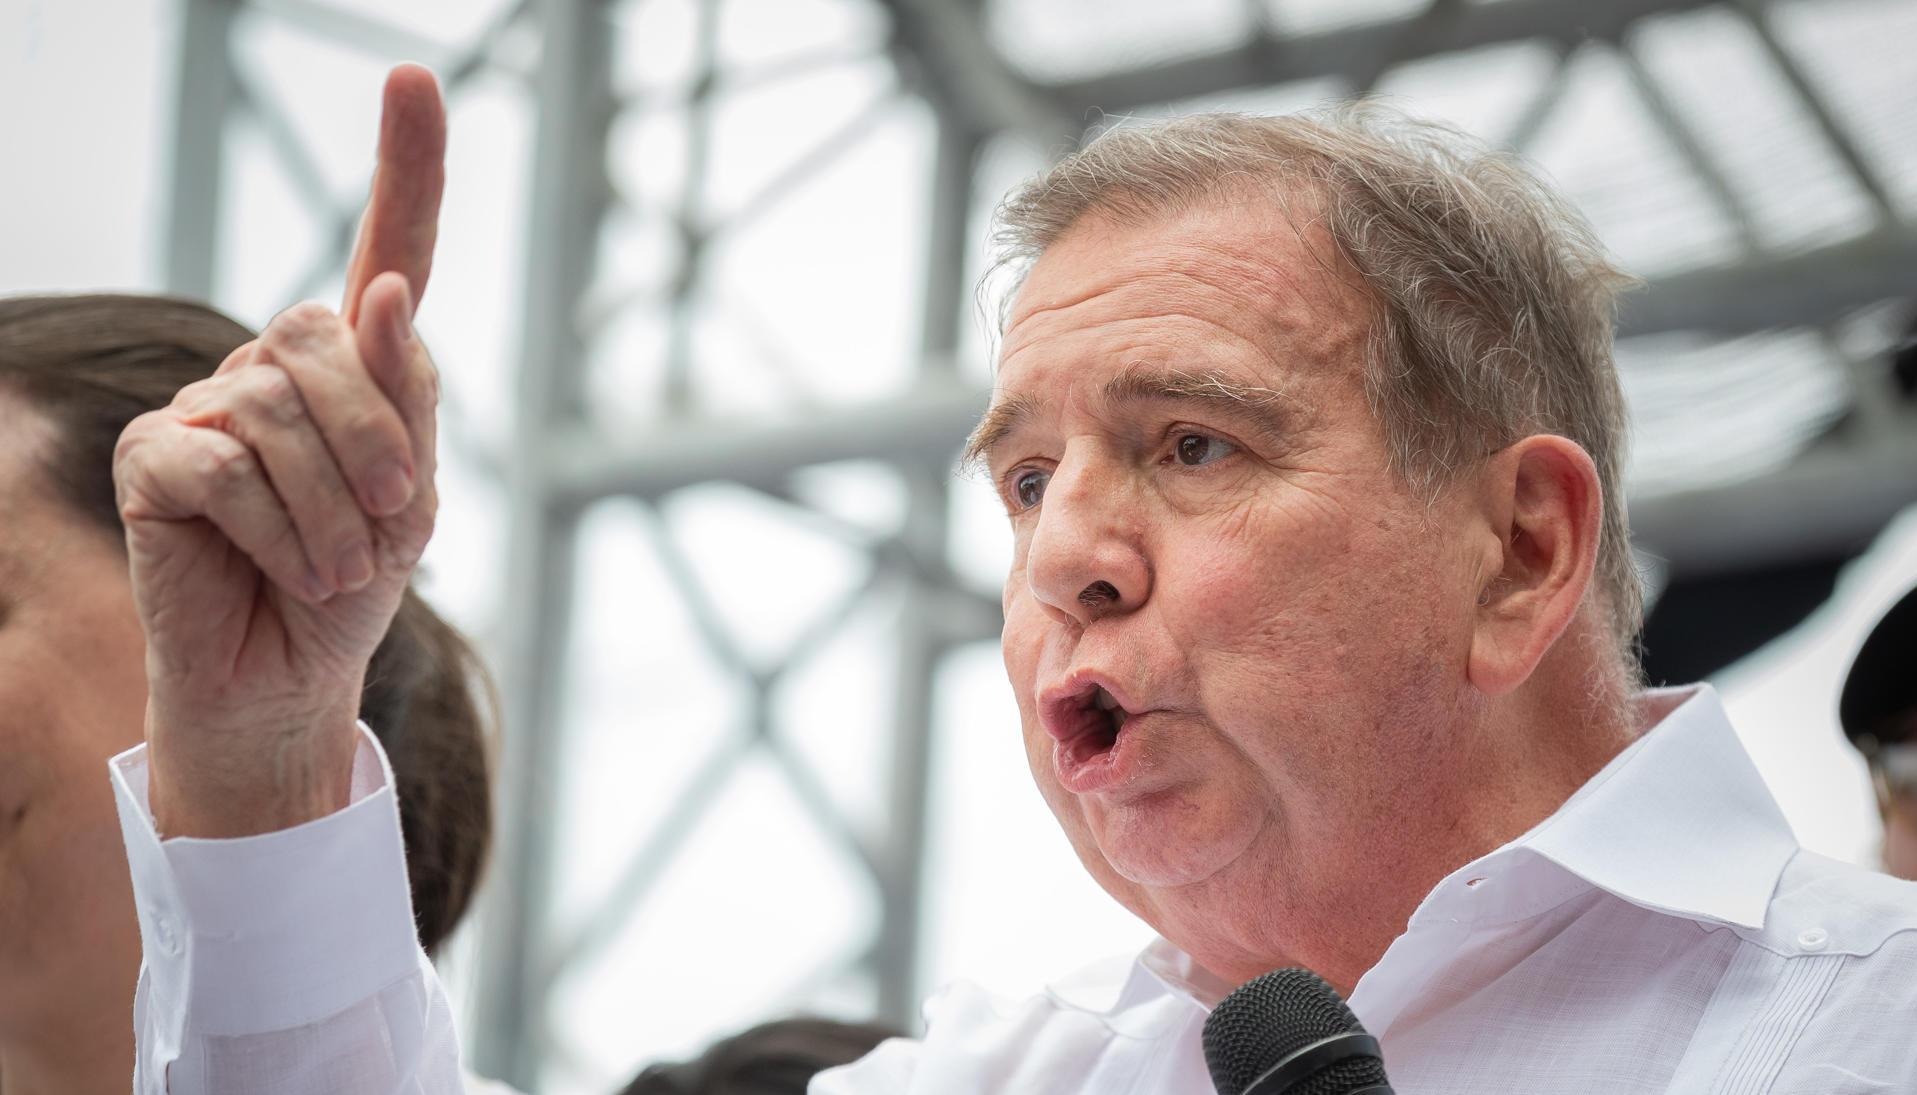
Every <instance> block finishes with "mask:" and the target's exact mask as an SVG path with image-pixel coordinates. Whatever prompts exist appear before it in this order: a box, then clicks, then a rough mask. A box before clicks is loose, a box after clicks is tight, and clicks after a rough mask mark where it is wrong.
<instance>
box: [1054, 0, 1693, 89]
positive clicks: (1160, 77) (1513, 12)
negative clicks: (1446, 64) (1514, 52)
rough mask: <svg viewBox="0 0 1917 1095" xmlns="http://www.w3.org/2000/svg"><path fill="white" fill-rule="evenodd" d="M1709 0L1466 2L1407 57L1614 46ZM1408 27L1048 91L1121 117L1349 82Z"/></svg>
mask: <svg viewBox="0 0 1917 1095" xmlns="http://www.w3.org/2000/svg"><path fill="white" fill-rule="evenodd" d="M1708 2H1709V0H1606V2H1605V3H1602V4H1589V3H1580V2H1575V0H1503V2H1501V3H1496V4H1482V3H1479V4H1464V5H1462V6H1461V7H1460V8H1459V9H1458V10H1457V11H1456V12H1455V13H1454V14H1451V15H1449V16H1448V17H1447V18H1443V19H1436V20H1433V21H1431V22H1430V23H1429V24H1428V26H1427V28H1426V29H1427V30H1428V31H1429V34H1428V35H1427V36H1425V37H1424V38H1422V39H1421V40H1420V41H1419V42H1418V43H1417V48H1416V51H1415V52H1414V53H1404V54H1403V59H1404V60H1414V59H1416V58H1417V57H1430V56H1435V55H1437V54H1441V53H1451V52H1456V51H1460V50H1469V49H1479V48H1482V47H1485V46H1497V45H1504V44H1507V43H1511V42H1524V41H1533V40H1536V41H1543V42H1549V43H1556V44H1557V45H1559V46H1560V47H1562V48H1566V49H1568V48H1570V47H1573V46H1576V45H1578V44H1580V43H1582V42H1585V41H1589V40H1591V39H1600V40H1606V41H1616V40H1617V39H1618V38H1619V36H1621V35H1622V34H1623V33H1624V29H1625V28H1626V27H1628V26H1629V25H1630V24H1631V23H1632V22H1634V21H1636V20H1638V19H1642V18H1644V17H1645V16H1649V15H1660V14H1665V13H1669V12H1680V11H1690V10H1692V9H1695V8H1701V7H1705V6H1707V3H1708ZM1400 27H1401V24H1400V23H1379V24H1369V25H1365V26H1358V27H1350V28H1344V29H1340V30H1334V31H1325V32H1323V33H1319V34H1307V35H1301V36H1299V37H1296V38H1277V37H1272V36H1271V35H1269V34H1261V35H1259V36H1257V37H1255V38H1253V39H1251V40H1250V41H1248V42H1243V43H1240V44H1238V45H1235V46H1232V47H1230V48H1228V49H1222V50H1217V51H1214V52H1211V53H1206V54H1202V55H1200V56H1197V57H1187V58H1182V59H1179V60H1176V61H1167V62H1165V63H1163V64H1158V65H1152V66H1150V67H1147V68H1138V69H1128V70H1125V71H1123V72H1116V73H1112V74H1111V75H1108V76H1095V77H1091V78H1089V79H1084V80H1068V81H1063V82H1058V83H1048V84H1040V85H1038V87H1039V88H1040V90H1041V91H1042V92H1044V93H1045V94H1046V95H1047V96H1048V97H1049V98H1051V99H1052V100H1055V101H1058V102H1062V103H1064V104H1066V106H1067V107H1068V108H1069V109H1071V110H1072V111H1074V112H1076V111H1082V110H1085V109H1089V108H1094V107H1095V108H1097V109H1099V110H1103V111H1106V112H1108V113H1113V114H1121V113H1125V112H1128V111H1132V110H1137V109H1138V108H1140V107H1145V106H1151V105H1153V104H1156V103H1165V102H1175V101H1177V100H1180V99H1196V98H1201V97H1205V96H1211V95H1221V94H1224V93H1225V92H1229V91H1237V90H1240V89H1242V88H1247V87H1258V86H1263V85H1268V84H1276V83H1284V82H1287V81H1291V80H1309V79H1325V78H1333V79H1341V80H1349V79H1351V77H1352V75H1353V74H1354V73H1356V74H1360V75H1362V74H1363V73H1365V72H1366V71H1368V69H1369V68H1370V66H1372V65H1373V64H1375V63H1376V61H1375V59H1376V58H1379V57H1384V56H1391V55H1392V54H1393V52H1394V50H1395V51H1399V52H1400V53H1402V51H1403V47H1402V44H1401V42H1400V40H1399V38H1398V35H1399V33H1400Z"/></svg>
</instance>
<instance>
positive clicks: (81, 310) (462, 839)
mask: <svg viewBox="0 0 1917 1095" xmlns="http://www.w3.org/2000/svg"><path fill="white" fill-rule="evenodd" d="M253 337H254V335H253V333H252V332H251V331H248V330H247V329H246V328H245V327H242V326H241V325H239V324H238V323H235V322H233V321H232V320H230V319H228V318H226V317H225V316H223V315H220V314H219V313H218V312H215V311H213V310H212V309H210V308H207V307H205V306H203V305H199V304H195V303H192V302H189V301H184V300H175V299H168V298H162V297H145V296H116V295H101V296H70V297H27V298H14V299H7V300H0V1092H4V1095H36V1093H40V1092H60V1093H86V1092H95V1091H98V1092H116V1093H118V1092H124V1091H126V1090H127V1084H128V1077H130V1076H131V1075H132V1073H133V1028H132V1026H131V1024H130V1022H129V1014H130V1003H131V1001H132V999H133V990H134V982H135V977H136V974H137V972H138V969H139V966H140V936H139V933H138V929H137V927H136V924H135V917H134V908H133V895H132V892H131V888H130V886H129V882H128V877H127V860H126V853H125V851H124V849H123V848H122V846H121V836H120V828H119V825H118V822H117V821H116V816H115V811H114V803H113V795H112V792H111V790H110V788H109V784H108V781H107V779H106V778H105V762H106V760H107V758H108V757H110V756H112V755H114V754H116V753H119V752H120V751H122V750H124V749H126V748H128V747H130V746H134V745H137V744H139V742H140V741H141V739H142V725H143V719H144V714H145V710H146V701H147V675H146V662H145V659H146V651H145V642H144V638H143V635H142V631H141V626H140V620H139V618H138V616H137V615H136V612H135V608H134V603H133V599H132V598H133V594H132V587H131V584H130V581H129V578H128V570H127V556H126V544H125V541H124V538H123V533H122V527H121V520H120V510H119V507H118V504H117V502H116V499H115V491H114V482H113V454H114V448H115V445H116V443H117V441H118V439H119V437H120V434H121V431H122V430H123V429H124V428H125V427H126V425H127V424H128V423H129V422H130V421H132V420H133V419H134V418H136V417H138V416H140V415H142V414H145V413H147V412H149V411H152V410H155V409H157V408H161V407H165V406H167V405H168V403H169V402H170V401H172V400H173V399H174V397H175V395H176V393H178V392H179V391H180V389H182V388H184V387H186V386H187V385H189V384H192V383H194V382H196V381H199V380H202V379H204V378H205V377H207V376H209V375H211V374H212V373H213V372H214V370H215V368H216V367H217V366H218V365H219V364H220V363H221V362H222V361H223V360H225V359H226V358H227V357H228V355H229V354H231V353H232V352H233V351H234V350H235V349H237V348H239V347H240V346H242V345H243V344H245V343H247V342H249V341H251V340H252V339H253ZM489 707H490V692H489V689H488V686H487V684H486V682H485V678H484V675H483V673H482V671H481V669H480V666H479V663H478V660H477V658H476V657H475V656H474V654H473V651H472V649H471V648H470V647H469V646H468V645H467V643H466V641H465V640H464V639H463V638H461V637H460V635H459V634H458V633H457V632H456V631H454V630H453V629H452V628H451V627H450V626H449V625H447V624H446V622H445V621H443V620H441V619H440V618H439V617H438V616H437V615H435V614H434V613H433V610H432V609H431V608H430V607H428V606H427V604H426V603H425V602H424V601H423V600H421V599H420V598H419V597H418V596H417V595H416V594H415V593H414V592H412V591H411V590H410V589H409V590H407V591H406V593H405V595H404V597H403V599H402V601H401V603H400V606H399V610H398V614H397V615H396V616H395V618H394V619H393V622H392V625H391V626H390V628H389V629H388V630H387V632H386V635H385V637H384V639H383V640H381V642H380V643H379V646H378V648H377V651H376V652H375V654H374V655H373V658H372V663H371V665H370V667H369V670H368V672H367V675H366V686H365V689H364V691H363V693H362V694H361V697H360V705H359V710H360V715H361V717H362V718H363V719H364V721H365V722H366V723H367V724H368V725H369V726H370V727H371V728H372V729H373V731H374V733H375V734H377V735H378V736H379V738H380V740H381V743H382V745H383V746H384V747H385V749H386V752H387V754H388V756H389V757H390V759H391V762H392V767H393V772H394V776H395V783H396V788H395V789H396V791H397V795H398V800H399V810H400V823H401V830H402V833H403V835H404V840H405V844H406V866H407V873H408V876H409V881H410V883H411V888H412V897H413V909H414V912H415V918H416V920H417V924H418V928H419V935H420V941H421V942H422V943H423V944H424V945H425V947H426V949H427V950H428V951H429V952H431V951H432V950H433V948H435V947H436V946H437V945H438V944H439V943H441V942H442V941H443V940H444V939H445V938H446V937H447V935H448V934H450V933H451V931H452V929H453V927H454V925H456V924H457V923H458V922H459V919H460V917H461V916H462V915H463V914H464V913H465V911H466V909H467V907H468V905H469V903H470V902H471V899H472V895H473V891H474V889H475V887H476V885H477V883H478V880H479V875H480V869H481V865H482V864H483V862H484V860H485V856H486V849H487V845H488V842H489V838H490V824H491V822H490V792H489V789H488V782H487V764H486V748H485V733H484V729H483V728H484V726H485V725H486V723H487V721H488V720H487V719H486V718H485V717H484V715H485V712H486V711H487V709H488V708H489Z"/></svg>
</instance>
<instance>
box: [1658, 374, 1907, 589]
mask: <svg viewBox="0 0 1917 1095" xmlns="http://www.w3.org/2000/svg"><path fill="white" fill-rule="evenodd" d="M1912 503H1917V408H1912V407H1910V406H1908V405H1906V406H1905V407H1903V408H1902V409H1901V412H1900V413H1899V414H1898V415H1897V416H1896V421H1894V422H1893V423H1892V424H1891V426H1890V428H1887V429H1881V430H1867V431H1857V432H1855V433H1850V432H1839V433H1836V434H1833V435H1832V436H1831V437H1829V438H1826V439H1825V440H1824V441H1823V442H1820V443H1819V444H1817V445H1813V446H1812V447H1811V448H1810V449H1809V450H1808V451H1807V452H1805V453H1804V454H1803V455H1801V456H1799V457H1798V458H1796V459H1794V460H1792V461H1791V462H1790V463H1789V464H1787V465H1785V466H1784V467H1781V468H1778V469H1777V470H1776V471H1773V472H1770V473H1768V474H1765V475H1761V476H1757V477H1755V478H1752V479H1748V480H1744V481H1742V482H1737V483H1729V484H1724V485H1720V486H1713V487H1708V488H1705V489H1701V490H1691V491H1677V492H1673V493H1669V494H1659V495H1653V496H1649V497H1644V498H1640V499H1637V500H1636V501H1634V502H1633V503H1632V504H1631V540H1632V542H1633V543H1636V544H1639V545H1641V546H1642V547H1644V548H1646V549H1648V550H1650V551H1651V552H1652V553H1653V554H1655V555H1657V556H1659V557H1660V558H1662V559H1665V560H1668V561H1669V563H1670V568H1671V572H1672V573H1673V574H1681V575H1683V576H1685V577H1696V576H1698V575H1701V574H1712V573H1724V572H1731V571H1738V570H1747V569H1752V568H1755V567H1760V566H1764V565H1767V564H1777V563H1783V562H1788V561H1790V560H1793V559H1816V558H1828V557H1835V556H1840V555H1846V554H1850V553H1852V552H1855V551H1856V550H1858V549H1859V548H1860V547H1862V546H1863V545H1864V544H1866V543H1868V542H1869V541H1870V539H1871V537H1872V536H1874V535H1876V534H1877V532H1878V531H1879V530H1880V529H1882V528H1883V527H1884V525H1885V524H1886V523H1888V522H1889V521H1890V519H1891V518H1892V517H1894V516H1896V515H1897V513H1898V512H1899V511H1901V510H1902V509H1904V507H1906V506H1909V505H1911V504H1912Z"/></svg>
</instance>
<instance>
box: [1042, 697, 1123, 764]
mask: <svg viewBox="0 0 1917 1095" xmlns="http://www.w3.org/2000/svg"><path fill="white" fill-rule="evenodd" d="M1062 714H1064V715H1065V716H1066V717H1064V718H1061V719H1058V720H1057V725H1055V726H1054V727H1053V728H1052V732H1053V736H1055V737H1057V738H1058V744H1059V751H1060V752H1061V753H1064V754H1065V755H1066V756H1067V757H1068V758H1069V759H1070V760H1071V761H1072V762H1073V763H1074V764H1084V763H1087V762H1089V761H1093V760H1096V759H1098V758H1099V757H1100V755H1102V754H1105V753H1109V752H1111V751H1112V750H1113V749H1115V748H1117V747H1118V736H1119V735H1120V734H1121V733H1123V732H1124V729H1125V722H1126V720H1127V719H1129V718H1131V712H1129V711H1127V710H1125V708H1124V707H1122V706H1120V705H1119V702H1118V699H1117V697H1115V696H1113V695H1112V694H1111V693H1110V692H1107V691H1106V690H1105V689H1104V688H1102V687H1098V686H1096V685H1095V686H1093V687H1092V689H1091V690H1090V691H1088V692H1085V693H1084V694H1083V695H1082V696H1080V697H1079V702H1078V705H1077V707H1076V708H1075V709H1073V710H1071V711H1068V712H1063V713H1062Z"/></svg>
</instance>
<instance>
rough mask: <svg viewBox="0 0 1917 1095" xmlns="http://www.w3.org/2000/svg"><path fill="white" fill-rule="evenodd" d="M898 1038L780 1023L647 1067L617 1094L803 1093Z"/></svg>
mask: <svg viewBox="0 0 1917 1095" xmlns="http://www.w3.org/2000/svg"><path fill="white" fill-rule="evenodd" d="M898 1036H899V1032H898V1031H895V1030H891V1029H888V1028H886V1027H882V1026H877V1025H875V1024H871V1023H842V1022H837V1021H834V1020H831V1019H804V1018H801V1019H779V1020H775V1021H773V1022H770V1023H761V1024H759V1025H758V1026H755V1027H752V1028H751V1029H749V1030H745V1031H741V1032H740V1033H738V1034H735V1035H733V1036H732V1037H730V1038H726V1039H724V1040H722V1041H719V1042H717V1043H714V1044H713V1045H712V1047H711V1048H709V1049H707V1050H706V1051H705V1052H704V1053H702V1054H700V1055H699V1056H697V1057H695V1058H693V1059H692V1060H690V1061H683V1062H679V1063H676V1064H658V1065H651V1066H649V1067H647V1068H646V1070H645V1071H644V1072H641V1073H640V1074H639V1075H638V1077H637V1078H636V1079H634V1080H633V1081H632V1083H631V1084H628V1085H627V1086H626V1089H625V1090H624V1091H623V1092H621V1095H805V1090H806V1088H807V1086H808V1085H810V1084H811V1082H812V1078H813V1077H814V1076H817V1075H818V1074H819V1073H821V1072H823V1071H825V1070H826V1069H829V1068H837V1067H838V1066H840V1065H848V1064H851V1063H852V1062H853V1061H856V1060H858V1059H859V1058H861V1057H863V1056H865V1055H866V1054H868V1053H870V1052H872V1050H873V1048H874V1047H876V1046H877V1045H878V1044H879V1043H880V1042H883V1041H885V1040H886V1039H888V1038H896V1037H898Z"/></svg>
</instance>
